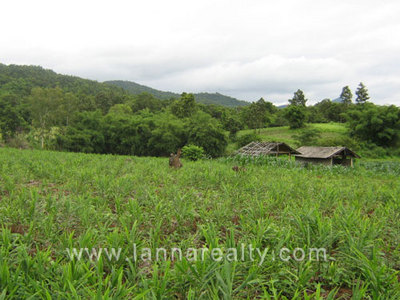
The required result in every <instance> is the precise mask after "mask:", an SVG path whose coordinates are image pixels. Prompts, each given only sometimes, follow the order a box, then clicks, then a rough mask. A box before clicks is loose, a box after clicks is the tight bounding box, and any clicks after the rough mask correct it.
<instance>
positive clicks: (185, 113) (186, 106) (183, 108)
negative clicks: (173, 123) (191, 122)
mask: <svg viewBox="0 0 400 300" xmlns="http://www.w3.org/2000/svg"><path fill="white" fill-rule="evenodd" d="M196 110H197V105H196V101H195V100H194V95H193V94H187V93H182V95H181V98H180V99H179V100H176V101H175V102H174V103H173V104H172V105H171V111H172V113H173V114H174V115H175V116H177V117H178V118H188V117H190V116H192V115H193V114H194V113H195V112H196Z"/></svg>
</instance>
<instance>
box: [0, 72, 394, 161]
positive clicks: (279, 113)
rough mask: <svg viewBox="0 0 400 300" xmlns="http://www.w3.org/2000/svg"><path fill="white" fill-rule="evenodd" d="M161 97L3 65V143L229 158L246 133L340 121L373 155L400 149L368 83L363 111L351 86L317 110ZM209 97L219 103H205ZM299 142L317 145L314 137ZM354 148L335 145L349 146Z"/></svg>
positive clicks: (300, 96)
mask: <svg viewBox="0 0 400 300" xmlns="http://www.w3.org/2000/svg"><path fill="white" fill-rule="evenodd" d="M155 91H156V90H152V89H150V88H147V87H144V86H137V85H135V84H131V83H129V82H112V84H111V83H99V82H96V81H91V80H85V79H81V78H78V77H73V76H66V75H60V74H56V73H55V72H53V71H51V70H45V69H43V68H41V67H34V66H16V65H9V66H6V65H2V64H0V131H1V140H2V142H3V143H7V144H8V145H10V146H16V147H34V148H42V149H55V150H61V151H76V152H87V153H112V154H126V155H138V156H146V155H147V156H148V155H151V156H165V155H169V153H171V152H176V150H177V148H180V147H183V146H185V145H187V144H193V145H196V146H199V147H202V148H203V149H204V151H205V152H206V155H207V156H212V157H216V156H221V155H224V154H225V153H226V148H227V145H228V143H231V144H230V145H232V144H234V143H236V145H240V144H242V141H239V142H238V143H237V138H238V136H239V138H240V136H241V134H238V133H239V132H240V131H241V130H245V129H254V130H255V131H256V132H257V131H258V132H260V130H261V129H262V128H266V127H278V126H290V128H291V129H292V130H293V131H295V130H296V129H298V128H304V127H306V126H307V124H310V123H327V122H339V123H346V125H347V126H348V128H349V131H348V137H350V138H351V143H350V144H352V145H353V144H354V143H356V144H357V145H366V147H367V148H370V149H373V148H374V147H384V148H388V147H396V146H398V143H399V130H400V129H399V122H400V121H399V118H400V117H399V113H398V110H399V109H398V108H397V107H395V106H377V105H374V104H372V103H371V102H368V101H367V100H368V99H369V95H368V91H367V88H366V87H365V85H364V84H362V83H360V85H359V87H358V89H357V91H356V95H357V98H356V103H357V105H356V104H353V103H352V93H351V90H350V88H349V87H348V86H345V87H344V88H343V89H342V93H341V95H340V98H338V99H336V100H333V101H332V100H330V99H324V100H322V101H320V102H318V103H317V104H315V105H311V106H306V103H307V99H306V97H305V95H304V92H303V91H302V90H300V89H299V90H297V91H296V92H295V93H294V95H293V98H292V99H290V100H289V102H290V105H289V106H287V107H284V108H281V109H279V108H277V107H276V106H275V105H273V104H272V103H271V102H268V101H265V100H264V99H263V98H261V99H260V100H258V101H255V102H253V103H249V104H248V105H245V106H240V105H242V104H243V103H236V104H237V105H238V106H236V107H227V106H223V105H216V104H215V103H220V104H224V105H225V104H226V105H230V106H231V105H233V103H234V102H229V101H228V102H229V103H228V102H226V101H225V100H226V99H225V100H224V99H222V98H223V97H225V96H222V95H219V94H215V95H214V96H215V97H214V96H213V94H190V93H183V94H182V95H177V94H173V93H164V94H163V93H161V92H160V93H161V94H159V93H156V92H155ZM138 92H143V93H139V94H138ZM154 95H156V96H154ZM205 95H206V96H207V97H209V96H210V97H211V96H212V97H211V98H212V99H214V100H215V101H214V102H213V103H214V104H207V105H205V104H202V103H199V101H200V98H199V97H203V96H205ZM211 98H209V99H211ZM201 101H203V100H201ZM203 102H206V101H203ZM211 102H212V101H211ZM207 103H210V102H207ZM306 133H307V132H306ZM309 137H311V136H309ZM243 139H244V138H242V140H243ZM277 140H280V137H277ZM298 141H302V143H303V142H305V143H307V144H313V143H316V142H317V141H316V140H315V139H311V140H310V139H309V138H307V137H306V136H303V137H299V138H298ZM349 141H350V140H345V139H342V140H341V141H332V143H333V144H338V143H342V144H343V143H344V142H346V145H347V146H349V144H348V142H349ZM324 145H327V146H329V144H328V143H325V144H324ZM373 151H374V152H376V153H378V152H377V151H375V150H373ZM383 152H385V151H383Z"/></svg>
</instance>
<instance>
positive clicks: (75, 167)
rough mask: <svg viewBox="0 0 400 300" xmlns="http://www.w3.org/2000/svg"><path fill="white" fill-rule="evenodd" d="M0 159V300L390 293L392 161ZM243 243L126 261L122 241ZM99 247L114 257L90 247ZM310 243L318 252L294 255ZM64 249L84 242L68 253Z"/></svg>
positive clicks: (398, 206)
mask: <svg viewBox="0 0 400 300" xmlns="http://www.w3.org/2000/svg"><path fill="white" fill-rule="evenodd" d="M0 162H1V168H0V211H1V213H0V224H1V225H0V295H1V298H3V299H4V298H5V299H25V298H27V297H29V296H33V297H35V298H47V299H51V298H53V299H65V298H81V297H82V298H92V299H93V298H99V297H103V298H115V299H121V298H122V297H126V298H130V299H148V298H152V299H171V298H178V299H237V298H249V299H252V298H265V299H292V298H297V299H298V298H303V299H321V298H322V297H323V298H326V299H334V296H335V295H336V296H337V297H342V299H349V298H350V297H351V296H353V299H378V298H381V299H398V298H399V297H400V286H399V281H398V270H399V268H400V255H399V254H400V253H399V236H400V225H399V219H400V202H399V199H400V184H399V183H400V181H399V178H400V176H399V175H400V166H399V164H398V163H397V164H391V165H389V164H387V165H382V164H381V165H368V166H363V165H356V167H355V168H354V169H345V168H342V167H337V168H330V169H329V168H323V167H314V168H312V169H305V168H299V167H296V166H295V165H292V164H291V163H288V162H287V161H286V160H284V161H280V160H274V159H257V160H254V161H246V166H245V167H246V169H245V170H242V171H240V172H234V171H233V170H232V166H233V165H234V164H241V163H244V162H241V161H240V160H239V161H238V160H234V159H233V160H232V159H220V160H202V161H198V162H190V161H183V165H184V166H183V168H182V169H180V170H174V169H170V168H168V159H162V158H139V157H127V156H114V155H94V154H74V153H60V152H49V151H32V150H16V149H7V148H0ZM242 243H243V244H245V245H246V249H247V247H248V245H252V247H254V248H260V249H261V251H265V249H267V251H266V252H265V253H266V255H265V256H264V259H263V260H261V258H260V257H259V256H258V255H255V259H254V261H252V260H251V259H250V256H249V255H248V254H246V255H245V257H244V258H243V260H242V259H238V261H236V262H235V261H232V260H229V259H228V257H226V256H224V257H223V259H222V260H221V261H215V260H214V259H212V257H211V256H210V255H208V254H206V256H205V258H204V260H197V261H191V260H189V259H187V258H185V257H184V258H183V259H182V260H179V259H175V260H172V259H171V258H170V257H167V259H166V261H164V260H163V259H162V258H161V259H160V260H159V261H155V260H154V259H153V260H141V259H138V260H137V261H133V257H134V253H133V244H135V245H136V246H137V251H140V249H143V248H144V247H149V248H151V249H152V250H153V251H155V249H156V248H159V247H164V248H167V249H170V248H172V247H180V248H182V249H184V251H186V250H187V249H188V248H199V249H208V250H210V251H211V250H212V249H214V248H221V249H223V250H224V251H226V250H227V249H228V248H230V249H237V251H240V249H241V244H242ZM112 247H114V248H115V249H117V250H118V248H121V253H120V258H119V259H117V258H116V257H111V259H108V258H107V256H106V255H105V252H103V256H101V258H99V259H97V258H98V257H97V256H90V255H89V254H90V253H91V252H92V250H93V249H95V250H96V249H97V251H98V250H99V249H100V248H103V249H105V248H107V249H111V248H112ZM314 247H316V248H325V249H326V255H327V256H326V260H320V261H316V260H308V259H306V260H300V261H297V260H296V259H294V256H293V253H294V254H295V255H297V257H298V256H299V255H298V254H299V253H298V250H296V251H297V252H295V249H296V248H301V249H304V251H305V253H307V257H308V251H309V250H310V249H311V248H314ZM73 248H76V249H77V251H79V249H80V248H83V249H85V248H87V249H88V252H85V250H84V251H83V254H82V257H81V259H80V260H78V259H77V257H75V258H73V259H72V260H71V258H70V257H69V255H68V251H67V249H68V250H70V253H72V249H73ZM282 248H284V249H287V250H285V251H287V252H285V255H284V258H285V259H284V260H282V259H280V257H279V256H278V255H279V253H280V251H281V249H282ZM110 251H111V250H110ZM224 253H225V252H224ZM154 255H155V254H154V253H153V257H154ZM90 257H91V258H90ZM135 297H136V298H135Z"/></svg>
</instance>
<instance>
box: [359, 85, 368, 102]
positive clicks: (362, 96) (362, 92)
mask: <svg viewBox="0 0 400 300" xmlns="http://www.w3.org/2000/svg"><path fill="white" fill-rule="evenodd" d="M356 95H357V98H356V102H357V104H362V103H365V102H367V100H368V99H369V95H368V90H367V88H366V87H365V85H364V84H363V83H362V82H360V84H359V85H358V88H357V91H356Z"/></svg>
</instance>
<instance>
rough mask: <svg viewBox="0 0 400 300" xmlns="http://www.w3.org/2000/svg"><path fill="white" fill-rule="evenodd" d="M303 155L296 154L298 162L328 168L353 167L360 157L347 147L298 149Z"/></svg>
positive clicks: (306, 147) (304, 147) (305, 147)
mask: <svg viewBox="0 0 400 300" xmlns="http://www.w3.org/2000/svg"><path fill="white" fill-rule="evenodd" d="M297 151H298V152H300V153H301V154H296V155H295V157H296V161H298V162H300V163H303V164H306V163H313V164H323V165H327V166H333V165H342V166H351V167H353V164H354V158H360V156H359V155H358V154H357V153H355V152H354V151H352V150H350V149H349V148H346V147H309V146H303V147H300V148H298V149H297Z"/></svg>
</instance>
